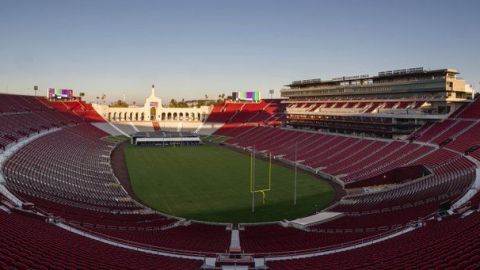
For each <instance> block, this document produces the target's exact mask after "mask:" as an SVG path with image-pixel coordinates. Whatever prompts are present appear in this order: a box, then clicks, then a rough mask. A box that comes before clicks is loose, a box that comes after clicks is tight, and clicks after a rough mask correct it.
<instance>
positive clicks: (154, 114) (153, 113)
mask: <svg viewBox="0 0 480 270" xmlns="http://www.w3.org/2000/svg"><path fill="white" fill-rule="evenodd" d="M156 119H157V108H155V107H151V108H150V120H152V121H154V120H156Z"/></svg>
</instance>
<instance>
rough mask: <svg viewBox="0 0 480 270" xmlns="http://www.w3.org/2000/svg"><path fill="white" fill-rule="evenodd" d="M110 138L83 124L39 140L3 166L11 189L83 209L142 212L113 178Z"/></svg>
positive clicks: (21, 150) (24, 148) (22, 149)
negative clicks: (106, 140) (107, 138)
mask: <svg viewBox="0 0 480 270" xmlns="http://www.w3.org/2000/svg"><path fill="white" fill-rule="evenodd" d="M106 135H107V134H106V133H104V132H103V131H100V130H99V129H97V128H95V127H93V126H91V125H89V124H82V125H79V126H75V127H68V128H64V129H62V130H60V131H56V132H53V133H50V134H47V135H45V136H43V137H40V138H39V139H37V140H35V141H33V142H31V143H30V144H28V145H26V146H25V147H23V148H21V149H20V150H19V151H18V152H17V153H15V154H14V155H13V156H12V157H11V158H10V159H9V160H8V161H7V162H6V163H5V165H4V168H3V172H4V175H5V178H6V180H7V187H8V188H10V189H12V190H18V191H21V192H24V193H26V194H32V195H37V196H38V197H48V198H51V200H54V201H58V202H64V203H65V202H68V203H70V204H73V205H77V206H81V207H85V208H98V209H107V210H108V209H117V210H122V209H131V210H133V209H138V208H139V207H140V206H139V205H138V204H137V203H135V202H133V201H131V200H130V199H129V196H128V194H127V193H126V192H125V191H124V190H123V188H122V187H121V185H120V184H119V183H118V182H117V181H116V179H115V177H114V176H113V174H112V171H111V167H110V162H109V159H110V152H111V151H112V149H113V145H111V144H109V143H107V142H103V141H101V140H99V138H100V137H103V136H106Z"/></svg>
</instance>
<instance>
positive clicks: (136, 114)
mask: <svg viewBox="0 0 480 270" xmlns="http://www.w3.org/2000/svg"><path fill="white" fill-rule="evenodd" d="M135 121H138V112H137V113H135Z"/></svg>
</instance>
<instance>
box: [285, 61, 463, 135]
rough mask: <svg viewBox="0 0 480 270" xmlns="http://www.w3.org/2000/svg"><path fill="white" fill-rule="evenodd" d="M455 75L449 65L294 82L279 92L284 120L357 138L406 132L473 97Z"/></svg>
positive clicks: (299, 125)
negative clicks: (284, 108) (358, 136)
mask: <svg viewBox="0 0 480 270" xmlns="http://www.w3.org/2000/svg"><path fill="white" fill-rule="evenodd" d="M458 74H459V72H458V71H456V70H454V69H448V68H445V69H436V70H425V69H424V68H410V69H400V70H392V71H383V72H379V73H378V75H376V76H369V75H358V76H343V77H339V78H333V79H330V80H322V79H313V80H302V81H293V82H292V83H290V84H289V85H287V86H288V87H289V88H287V89H283V90H281V95H282V97H284V98H287V100H286V101H284V103H285V104H287V109H286V113H287V121H286V123H287V124H288V125H290V126H294V127H304V128H305V127H309V128H314V129H322V130H325V131H331V132H338V133H346V134H356V135H361V136H364V135H367V136H379V137H385V138H397V137H402V136H406V135H408V134H410V133H411V132H412V131H414V130H415V129H417V128H419V127H420V126H422V125H424V124H425V123H427V122H434V121H439V120H443V119H445V118H446V117H448V115H450V114H451V113H453V112H454V111H455V110H457V109H458V108H459V107H461V106H462V105H464V104H465V103H468V102H470V101H471V100H472V98H473V91H472V88H471V87H470V86H469V85H468V84H465V81H464V80H463V79H461V78H459V77H457V75H458Z"/></svg>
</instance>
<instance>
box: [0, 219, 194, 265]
mask: <svg viewBox="0 0 480 270" xmlns="http://www.w3.org/2000/svg"><path fill="white" fill-rule="evenodd" d="M0 227H1V228H2V229H1V230H0V269H39V270H47V269H58V270H60V269H111V270H116V269H170V270H173V269H199V268H200V266H201V265H202V261H201V260H187V259H177V258H169V257H163V256H159V255H151V254H146V253H141V252H137V251H133V250H127V249H125V248H121V247H115V246H112V245H110V244H105V243H102V242H99V241H96V240H91V239H88V238H86V237H83V236H79V235H76V234H73V233H70V232H67V231H65V230H63V229H60V228H58V227H56V226H54V225H50V224H47V223H45V221H43V220H38V219H34V218H31V217H25V216H23V215H19V214H16V213H12V214H7V213H6V212H4V211H2V210H0Z"/></svg>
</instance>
